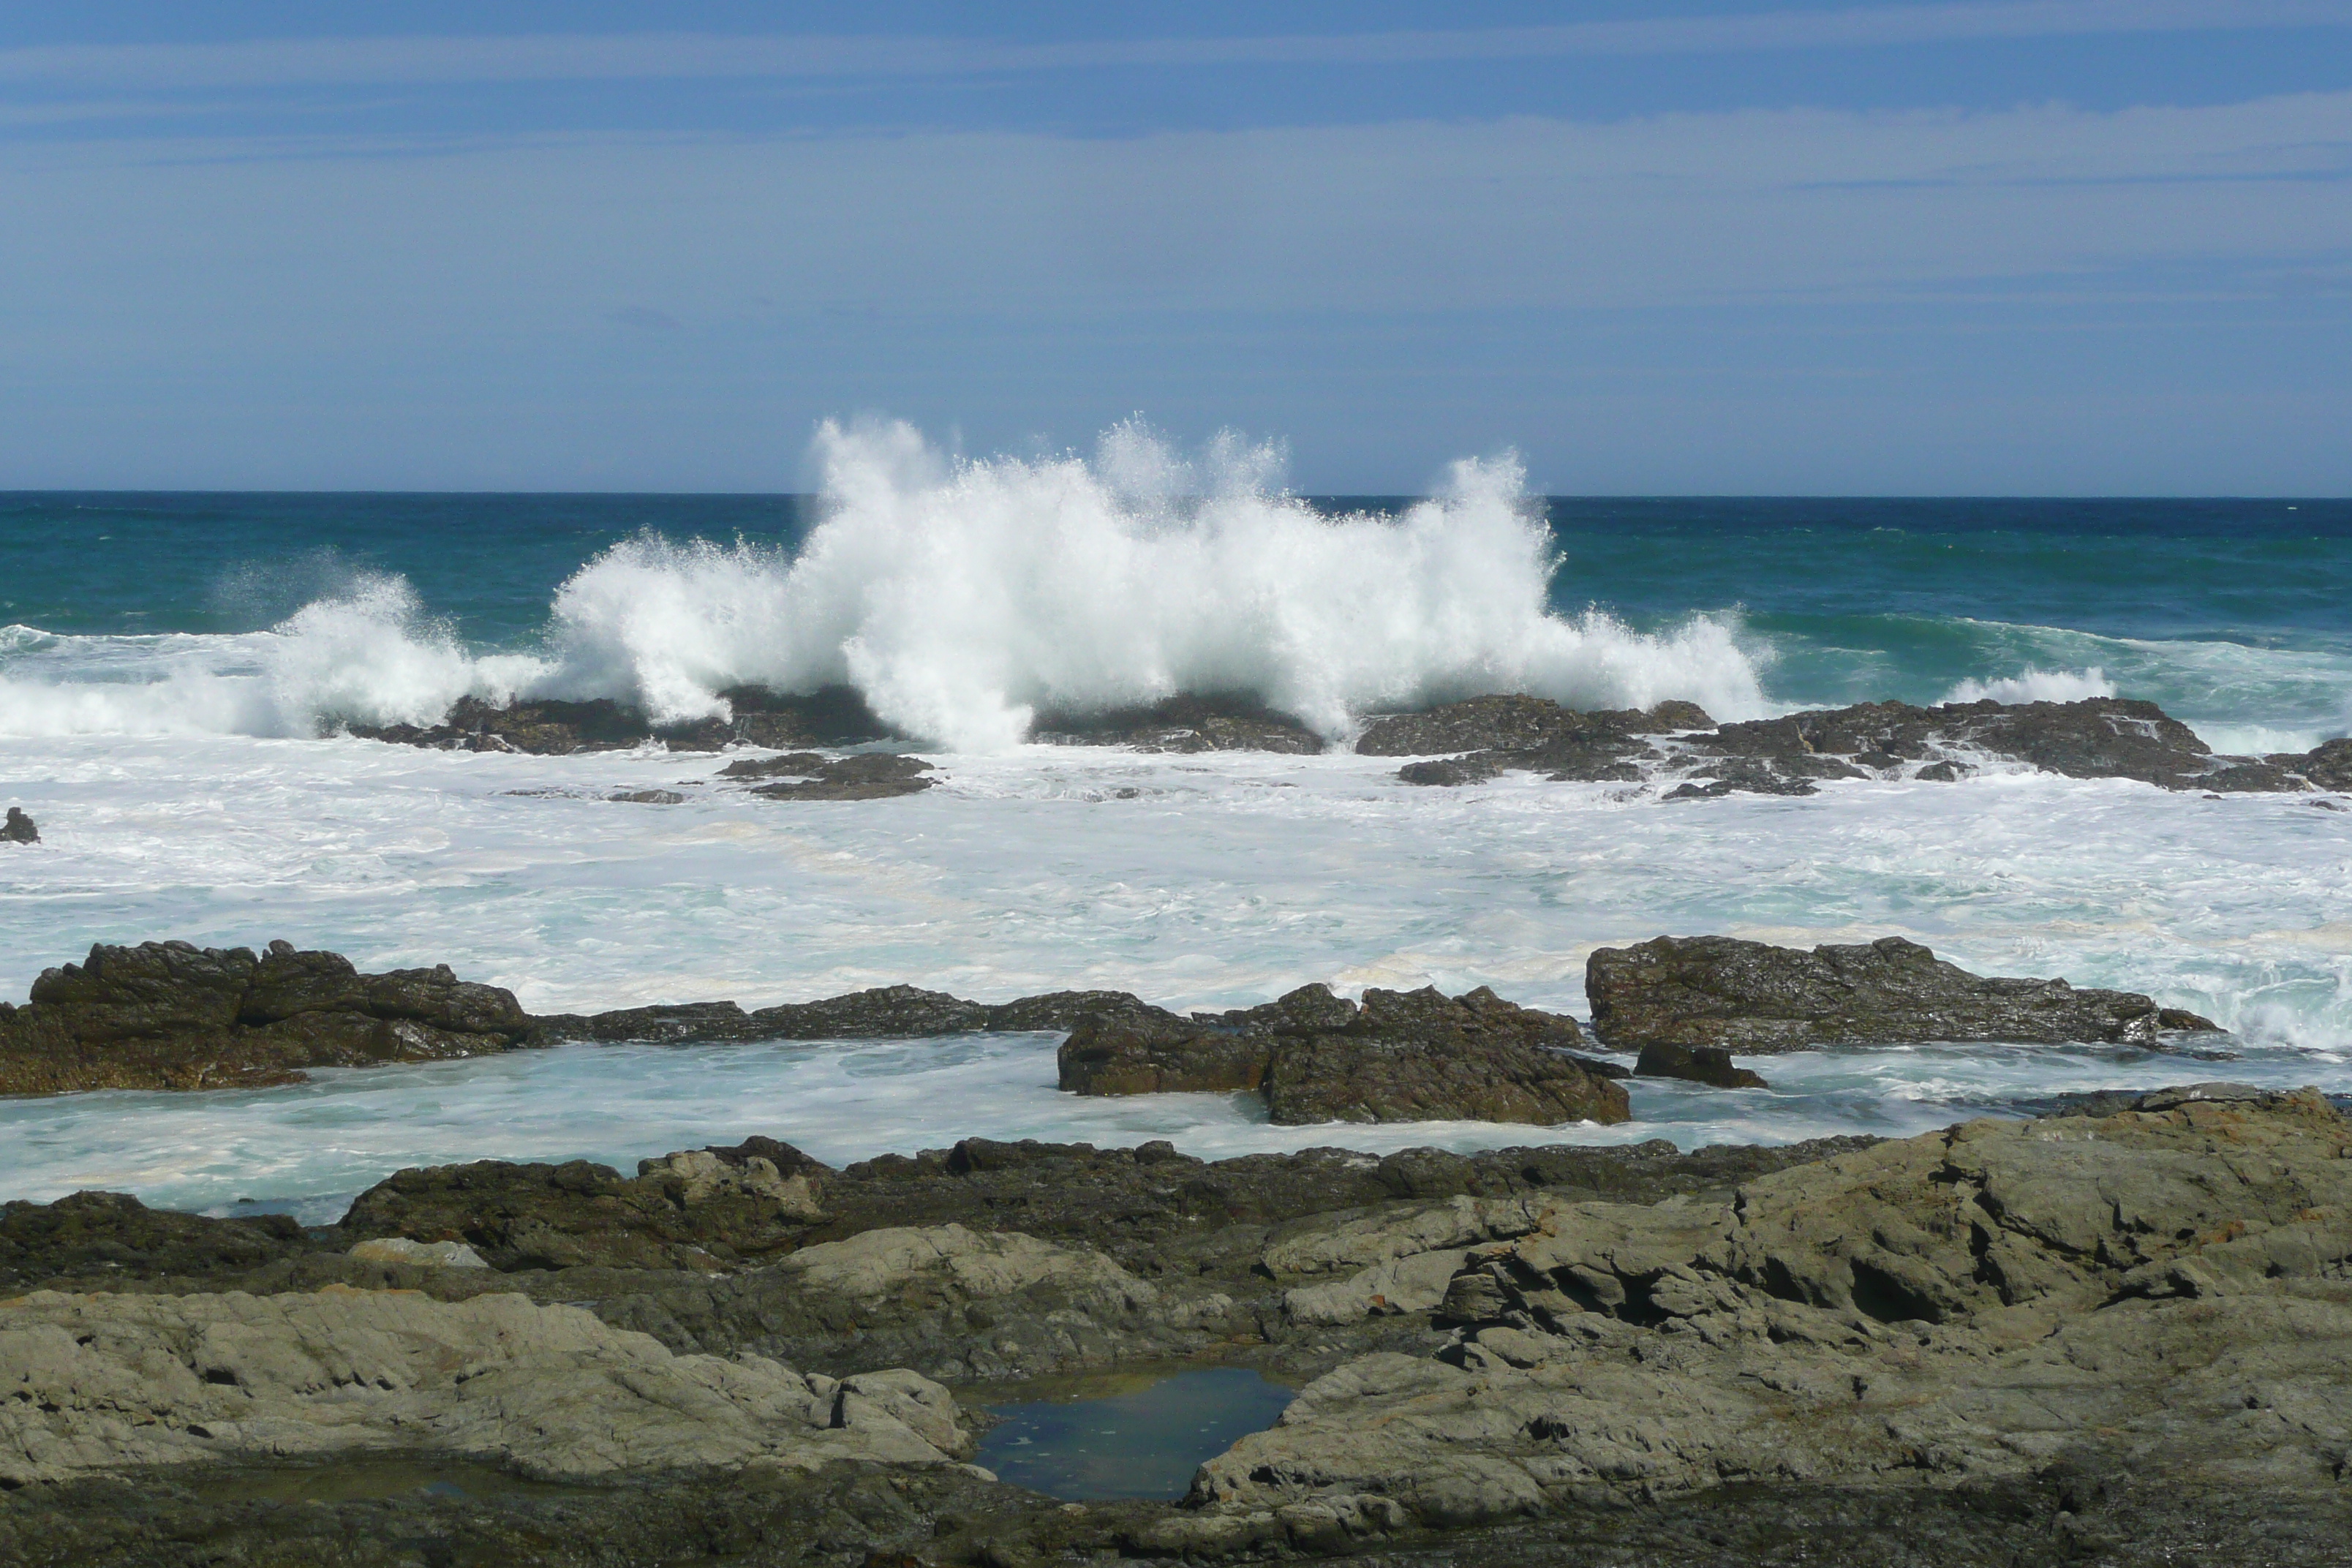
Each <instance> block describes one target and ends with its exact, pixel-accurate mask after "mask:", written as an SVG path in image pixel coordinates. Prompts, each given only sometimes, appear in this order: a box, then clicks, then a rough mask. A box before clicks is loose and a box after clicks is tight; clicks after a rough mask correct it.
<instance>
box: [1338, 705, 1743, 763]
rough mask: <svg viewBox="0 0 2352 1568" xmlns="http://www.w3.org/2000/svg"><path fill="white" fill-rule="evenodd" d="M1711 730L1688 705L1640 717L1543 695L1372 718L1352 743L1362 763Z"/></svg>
mask: <svg viewBox="0 0 2352 1568" xmlns="http://www.w3.org/2000/svg"><path fill="white" fill-rule="evenodd" d="M1714 726H1715V721H1714V720H1712V719H1710V718H1708V717H1707V716H1706V710H1704V709H1702V708H1700V707H1699V706H1698V705H1697V704H1696V703H1692V702H1661V703H1659V704H1658V705H1657V706H1656V707H1655V708H1653V709H1651V710H1649V711H1648V712H1646V713H1643V712H1636V711H1634V710H1631V709H1625V710H1609V711H1601V712H1592V713H1583V712H1579V711H1578V710H1575V709H1573V708H1563V707H1561V706H1560V705H1559V703H1557V702H1554V701H1552V700H1549V698H1543V697H1524V696H1515V695H1506V696H1496V697H1474V698H1472V699H1470V700H1468V701H1466V702H1449V703H1447V704H1445V705H1444V707H1440V708H1432V709H1430V710H1427V711H1426V712H1421V713H1397V714H1391V715H1390V716H1388V717H1386V718H1381V719H1375V720H1373V721H1371V722H1370V723H1369V724H1366V725H1365V726H1364V730H1363V733H1362V734H1360V735H1359V736H1358V737H1357V738H1356V751H1357V752H1358V753H1359V754H1360V755H1362V756H1367V757H1431V756H1437V755H1440V754H1441V753H1444V752H1513V753H1521V752H1541V751H1544V750H1546V749H1547V748H1549V747H1553V746H1560V745H1590V744H1592V743H1594V742H1617V741H1624V740H1630V739H1632V738H1633V737H1635V736H1640V735H1655V734H1662V733H1664V732H1666V731H1674V730H1707V729H1712V728H1714Z"/></svg>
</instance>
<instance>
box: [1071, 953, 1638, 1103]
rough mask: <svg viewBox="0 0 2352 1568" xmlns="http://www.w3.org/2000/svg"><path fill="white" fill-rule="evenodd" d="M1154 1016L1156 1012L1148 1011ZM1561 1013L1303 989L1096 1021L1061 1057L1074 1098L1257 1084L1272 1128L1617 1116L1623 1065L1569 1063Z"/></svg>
mask: <svg viewBox="0 0 2352 1568" xmlns="http://www.w3.org/2000/svg"><path fill="white" fill-rule="evenodd" d="M1155 1011H1156V1010H1155ZM1582 1043H1583V1035H1582V1032H1581V1031H1580V1030H1579V1029H1578V1027H1577V1026H1576V1021H1575V1020H1574V1019H1572V1018H1568V1017H1564V1016H1559V1015H1558V1014H1551V1013H1542V1012H1538V1011H1536V1010H1535V1009H1533V1008H1527V1007H1520V1006H1517V1005H1515V1004H1512V1003H1509V1002H1506V1001H1504V1000H1503V999H1502V998H1501V997H1499V996H1496V994H1494V993H1493V992H1492V991H1489V990H1487V989H1486V988H1484V987H1481V988H1480V989H1478V990H1476V991H1473V992H1471V993H1469V994H1467V995H1465V996H1460V997H1454V998H1448V997H1446V996H1444V995H1441V994H1439V993H1438V992H1437V991H1436V990H1435V989H1434V988H1433V987H1431V988H1424V989H1423V990H1420V991H1414V992H1409V993H1408V992H1395V991H1383V990H1380V989H1377V988H1375V989H1372V990H1369V991H1367V992H1365V993H1364V1000H1363V1003H1362V1005H1361V1006H1358V1005H1356V1004H1353V1003H1350V1002H1349V1001H1347V1000H1346V999H1344V998H1342V997H1339V996H1335V995H1333V994H1332V993H1331V991H1330V989H1329V988H1328V986H1322V985H1309V986H1303V987H1301V988H1300V989H1299V990H1297V991H1294V992H1292V993H1290V994H1288V995H1286V996H1284V997H1283V998H1282V999H1281V1000H1279V1001H1277V1002H1272V1003H1268V1004H1266V1005H1265V1006H1263V1007H1258V1008H1251V1009H1245V1010H1242V1011H1238V1012H1232V1013H1226V1014H1223V1015H1218V1016H1204V1015H1195V1016H1193V1017H1192V1018H1178V1017H1176V1016H1173V1015H1172V1014H1166V1013H1158V1014H1157V1015H1156V1016H1152V1015H1127V1016H1096V1017H1092V1018H1088V1019H1087V1020H1085V1021H1083V1022H1081V1023H1080V1024H1079V1025H1078V1026H1077V1027H1076V1029H1074V1030H1073V1031H1072V1032H1071V1035H1070V1037H1069V1038H1068V1039H1067V1040H1066V1041H1064V1042H1063V1044H1062V1047H1061V1050H1060V1053H1059V1057H1058V1061H1059V1068H1060V1079H1061V1086H1062V1087H1063V1088H1064V1089H1069V1090H1072V1091H1074V1092H1076V1093H1079V1094H1150V1093H1162V1092H1168V1091H1171V1090H1203V1089H1208V1090H1230V1089H1264V1090H1265V1096H1266V1105H1267V1109H1268V1110H1269V1112H1270V1114H1271V1115H1272V1118H1273V1120H1274V1121H1276V1122H1278V1123H1285V1124H1290V1125H1298V1124H1304V1123H1308V1122H1317V1121H1526V1122H1534V1123H1539V1124H1543V1125H1554V1124H1557V1123H1559V1122H1564V1121H1603V1122H1609V1121H1624V1120H1626V1118H1627V1116H1628V1115H1629V1114H1630V1112H1629V1110H1627V1107H1626V1100H1625V1091H1624V1090H1623V1089H1620V1088H1618V1087H1617V1085H1616V1084H1614V1083H1613V1082H1612V1081H1611V1079H1612V1078H1616V1077H1622V1076H1623V1069H1622V1068H1615V1067H1613V1066H1612V1065H1611V1064H1607V1063H1603V1062H1599V1061H1595V1060H1591V1059H1590V1058H1581V1057H1577V1056H1572V1055H1570V1054H1569V1052H1568V1049H1567V1047H1573V1046H1579V1045H1581V1044H1582Z"/></svg>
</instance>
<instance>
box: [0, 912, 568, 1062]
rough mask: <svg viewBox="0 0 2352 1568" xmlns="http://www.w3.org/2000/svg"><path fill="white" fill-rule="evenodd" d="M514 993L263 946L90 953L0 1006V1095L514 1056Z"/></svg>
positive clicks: (151, 945) (158, 945)
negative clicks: (19, 999) (24, 997)
mask: <svg viewBox="0 0 2352 1568" xmlns="http://www.w3.org/2000/svg"><path fill="white" fill-rule="evenodd" d="M529 1030H530V1018H529V1017H528V1016H525V1015H524V1013H523V1010H522V1009H521V1007H520V1006H519V1005H516V1002H515V999H514V994H513V993H512V992H509V991H505V990H501V989H500V988H499V987H498V986H495V985H478V984H472V983H470V982H467V981H462V980H459V979H458V978H457V975H456V974H454V973H451V972H450V970H449V967H448V966H447V965H446V964H439V965H436V966H435V967H433V968H431V969H400V970H393V971H390V972H387V973H382V974H362V973H359V971H358V970H357V969H356V968H355V967H353V965H352V963H351V961H350V960H349V959H346V958H344V957H343V956H342V955H341V954H340V953H333V952H298V951H297V950H296V949H295V948H294V947H293V946H292V944H290V943H289V942H271V943H270V944H269V946H268V948H267V949H266V950H265V951H264V952H260V953H259V954H256V953H255V952H253V950H252V949H250V948H244V947H236V948H214V947H206V948H200V947H197V946H196V945H195V944H194V943H193V942H142V943H141V944H139V945H138V946H137V947H115V946H109V945H107V944H105V943H99V944H97V945H95V946H93V947H91V949H90V950H89V957H87V958H85V959H84V960H83V961H82V962H81V963H78V964H76V963H68V964H66V965H65V966H63V967H62V968H58V969H49V970H44V971H43V972H42V973H41V975H40V978H38V979H37V980H36V981H34V982H33V987H32V994H31V999H30V1000H29V1001H28V1002H27V1003H26V1005H23V1006H21V1007H20V1006H14V1005H9V1004H7V1003H0V1095H24V1094H63V1093H67V1092H69V1091H72V1090H77V1089H226V1088H254V1087H257V1086H261V1085H266V1084H279V1083H291V1082H296V1081H299V1079H301V1077H302V1072H301V1069H302V1068H313V1067H364V1066H368V1065H371V1064H374V1063H381V1062H392V1061H437V1060H442V1059H446V1058H453V1057H472V1056H481V1055H484V1054H487V1053H489V1052H495V1051H504V1050H509V1049H512V1048H513V1047H516V1046H518V1045H520V1044H521V1043H522V1041H523V1039H524V1037H526V1035H527V1034H528V1033H529Z"/></svg>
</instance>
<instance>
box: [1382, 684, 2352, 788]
mask: <svg viewBox="0 0 2352 1568" xmlns="http://www.w3.org/2000/svg"><path fill="white" fill-rule="evenodd" d="M1356 749H1357V750H1358V751H1359V752H1364V753H1366V754H1368V755H1378V756H1405V755H1413V756H1421V757H1424V758H1427V759H1428V760H1426V761H1422V762H1416V763H1407V764H1406V765H1405V766H1404V767H1403V768H1402V769H1401V770H1400V771H1399V773H1398V775H1397V776H1398V777H1399V778H1401V779H1402V780H1403V781H1404V782H1406V783H1408V784H1477V783H1482V782H1484V781H1486V780H1487V779H1491V778H1494V777H1496V776H1497V775H1498V774H1500V773H1504V772H1506V771H1511V770H1518V771H1527V772H1535V773H1543V774H1545V775H1546V776H1547V777H1549V778H1551V779H1554V780H1559V781H1571V780H1573V781H1585V782H1593V781H1617V782H1632V781H1635V780H1640V781H1644V782H1648V783H1652V784H1656V785H1657V786H1658V787H1659V788H1661V789H1662V790H1664V791H1665V798H1667V799H1669V800H1693V799H1706V798H1710V797H1718V796H1722V795H1732V794H1741V793H1745V794H1759V795H1811V794H1814V793H1816V791H1817V789H1818V787H1819V785H1820V784H1822V782H1823V781H1828V780H1838V779H1856V780H1894V779H1922V780H1926V781H1928V782H1930V783H1935V782H1950V781H1953V780H1957V779H1960V778H1964V777H1967V776H1968V775H1969V774H1970V773H1976V772H1978V771H1979V770H1980V769H1982V768H1984V767H1985V766H1988V765H1997V764H2004V763H2006V764H2023V765H2026V766H2029V767H2032V768H2037V769H2040V770H2042V771H2043V772H2045V773H2060V774H2063V775H2064V776H2066V777H2068V778H2082V779H2095V778H2123V779H2136V780H2138V781H2139V782H2141V783H2144V784H2155V785H2157V786H2158V787H2159V788H2163V789H2172V790H2207V791H2215V792H2222V793H2231V792H2237V793H2242V792H2249V791H2298V790H2310V789H2328V790H2333V789H2347V788H2352V741H2330V742H2327V743H2326V744H2325V745H2323V746H2320V747H2317V748H2315V750H2313V751H2310V752H2296V753H2280V754H2277V755H2272V756H2265V757H2233V756H2221V755H2217V754H2216V753H2215V752H2213V749H2212V748H2211V747H2210V746H2208V745H2207V744H2206V743H2205V742H2204V741H2202V740H2201V739H2200V738H2199V736H2198V735H2197V733H2196V731H2193V730H2191V729H2189V727H2188V726H2187V725H2186V724H2183V723H2181V722H2180V721H2178V720H2176V719H2173V718H2171V717H2169V716H2168V715H2167V714H2166V713H2165V712H2164V710H2162V709H2160V708H2158V707H2157V706H2156V704H2154V703H2152V702H2136V701H2130V700H2125V699H2121V698H2114V697H2095V698H2085V699H2084V700H2080V701H2075V702H2021V703H2001V702H1993V701H1982V702H1954V703H1946V704H1945V705H1943V706H1942V707H1939V708H1917V707H1914V706H1912V705H1910V704H1908V703H1903V702H1864V703H1860V704H1857V705H1856V706H1854V707H1851V708H1837V709H1827V710H1819V711H1813V712H1805V713H1794V714H1790V716H1788V717H1787V718H1783V719H1763V720H1754V721H1748V722H1744V723H1734V724H1720V725H1718V724H1717V723H1715V722H1714V721H1712V720H1711V719H1709V718H1708V717H1707V716H1706V714H1705V713H1703V712H1701V711H1699V710H1697V709H1696V708H1693V707H1692V706H1691V705H1690V704H1688V703H1664V704H1661V705H1660V706H1659V707H1657V708H1654V709H1653V710H1650V711H1649V712H1648V713H1630V712H1609V713H1578V712H1576V711H1574V710H1570V709H1565V708H1561V707H1560V706H1559V704H1557V703H1553V702H1549V701H1547V700H1544V699H1542V698H1537V697H1482V698H1477V699H1475V700H1471V701H1468V702H1458V703H1454V704H1451V705H1449V706H1446V707H1444V708H1439V709H1434V710H1430V711H1429V712H1426V713H1418V714H1409V715H1402V716H1400V717H1397V718H1391V719H1382V720H1378V721H1374V722H1373V723H1371V724H1370V725H1369V726H1367V728H1366V729H1365V731H1364V733H1363V735H1362V737H1361V738H1360V740H1359V741H1358V742H1357V748H1356ZM1437 753H1452V754H1449V755H1438V754H1437Z"/></svg>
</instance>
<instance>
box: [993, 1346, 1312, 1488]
mask: <svg viewBox="0 0 2352 1568" xmlns="http://www.w3.org/2000/svg"><path fill="white" fill-rule="evenodd" d="M1118 1381H1119V1382H1122V1383H1129V1384H1131V1383H1133V1382H1135V1381H1137V1380H1136V1379H1134V1378H1133V1377H1131V1376H1130V1377H1128V1378H1123V1379H1119V1380H1118ZM1072 1387H1073V1389H1074V1390H1076V1391H1078V1393H1079V1396H1077V1397H1064V1398H1061V1399H1039V1400H1034V1401H1028V1402H1024V1403H1018V1404H1006V1405H992V1406H990V1412H991V1414H992V1415H996V1416H997V1417H998V1418H999V1419H1000V1421H1001V1422H1002V1423H1003V1424H1002V1425H1001V1426H995V1427H993V1428H992V1429H991V1430H990V1431H989V1433H988V1435H987V1436H984V1437H982V1439H981V1443H980V1454H979V1456H978V1458H979V1462H980V1463H981V1464H982V1465H984V1466H986V1467H987V1468H990V1469H992V1470H993V1471H995V1472H996V1475H997V1479H1000V1480H1003V1481H1009V1482H1011V1483H1012V1484H1013V1485H1014V1486H1019V1487H1027V1488H1029V1489H1031V1490H1032V1491H1041V1492H1044V1493H1045V1495H1046V1496H1048V1497H1058V1498H1069V1499H1072V1500H1084V1499H1090V1498H1178V1497H1182V1496H1183V1495H1184V1493H1185V1491H1186V1490H1187V1489H1189V1488H1190V1487H1191V1486H1192V1472H1193V1471H1194V1470H1196V1469H1198V1468H1200V1466H1201V1463H1202V1461H1203V1460H1205V1459H1210V1458H1215V1457H1216V1456H1217V1455H1219V1454H1222V1453H1223V1452H1224V1451H1225V1450H1226V1449H1227V1448H1230V1447H1233V1445H1234V1442H1235V1441H1236V1440H1237V1439H1239V1438H1241V1437H1244V1436H1248V1435H1249V1434H1250V1433H1252V1432H1262V1431H1264V1430H1265V1428H1267V1427H1268V1426H1273V1425H1274V1423H1275V1421H1276V1418H1277V1417H1279V1416H1280V1415H1282V1412H1283V1409H1284V1407H1285V1406H1286V1405H1288V1404H1289V1403H1290V1401H1291V1398H1292V1394H1291V1391H1290V1390H1289V1389H1286V1388H1284V1387H1283V1386H1281V1385H1280V1384H1273V1383H1268V1382H1267V1381H1266V1380H1265V1378H1263V1377H1261V1376H1259V1375H1258V1374H1257V1373H1255V1372H1252V1371H1250V1370H1248V1369H1247V1368H1244V1367H1212V1368H1206V1369H1203V1370H1201V1371H1195V1372H1180V1373H1172V1374H1170V1375H1167V1376H1163V1377H1159V1378H1156V1379H1154V1380H1153V1381H1151V1382H1150V1383H1149V1384H1148V1385H1147V1386H1145V1387H1141V1388H1133V1387H1129V1388H1124V1389H1121V1390H1120V1391H1119V1392H1117V1393H1110V1394H1095V1395H1094V1396H1092V1397H1087V1396H1085V1393H1086V1390H1085V1385H1084V1384H1073V1385H1072Z"/></svg>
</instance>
